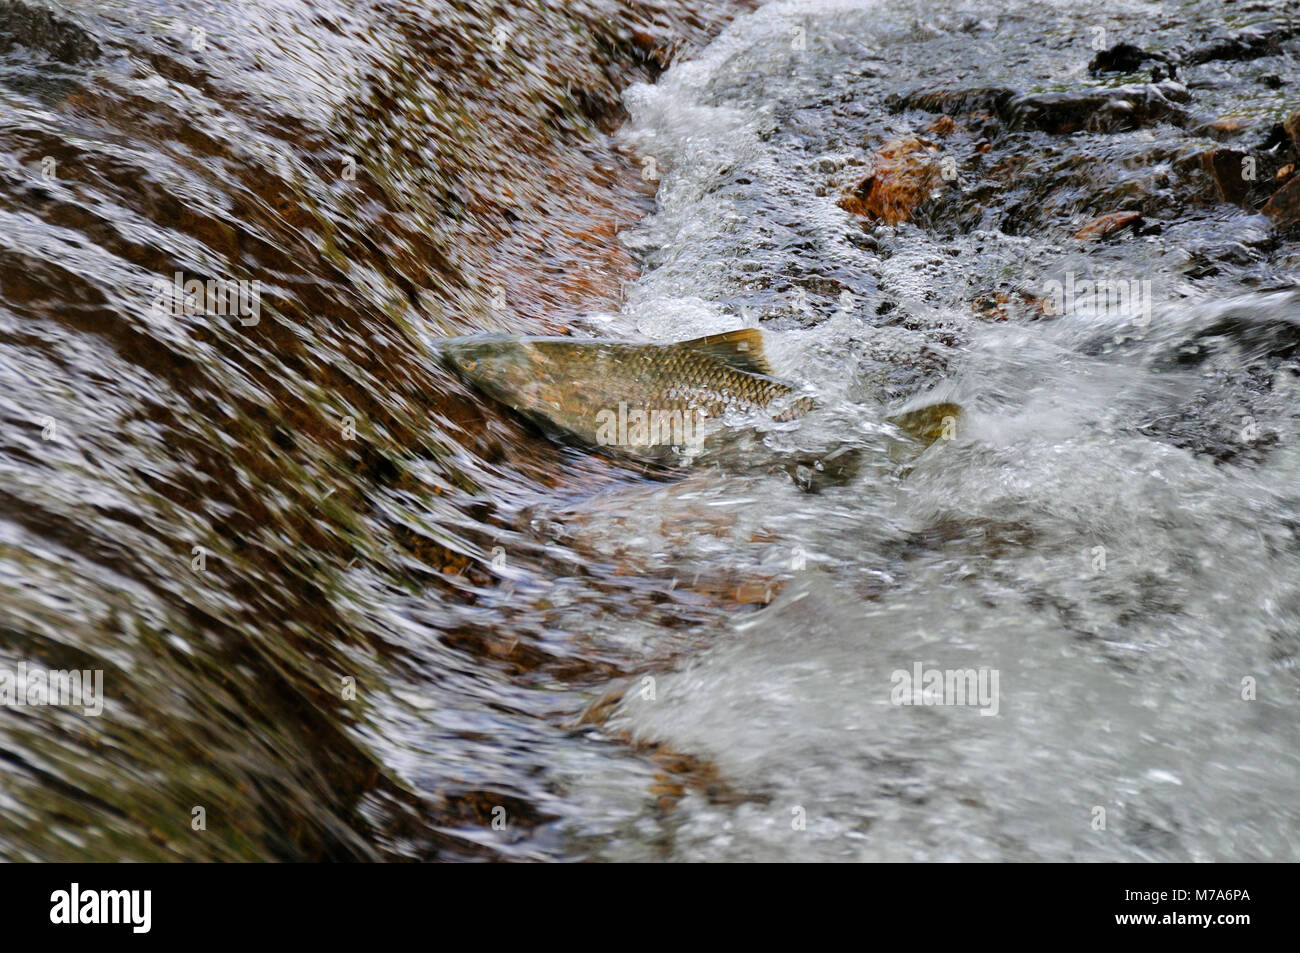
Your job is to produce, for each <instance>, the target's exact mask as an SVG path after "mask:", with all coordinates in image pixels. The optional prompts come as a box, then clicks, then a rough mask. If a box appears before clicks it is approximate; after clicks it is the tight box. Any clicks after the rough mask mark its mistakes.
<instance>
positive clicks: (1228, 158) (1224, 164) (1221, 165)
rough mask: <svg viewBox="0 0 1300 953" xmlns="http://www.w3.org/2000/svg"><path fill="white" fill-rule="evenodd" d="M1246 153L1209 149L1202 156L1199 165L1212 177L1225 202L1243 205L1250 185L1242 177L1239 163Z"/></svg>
mask: <svg viewBox="0 0 1300 953" xmlns="http://www.w3.org/2000/svg"><path fill="white" fill-rule="evenodd" d="M1245 158H1246V153H1244V152H1240V151H1238V150H1236V149H1211V150H1210V151H1209V152H1206V153H1204V154H1202V156H1201V165H1202V167H1203V168H1204V169H1205V171H1206V172H1208V173H1210V175H1212V176H1214V184H1215V185H1216V186H1217V187H1218V189H1219V195H1220V196H1222V198H1223V200H1224V201H1225V202H1232V203H1233V204H1234V205H1244V204H1245V203H1246V198H1247V196H1248V195H1249V193H1250V183H1248V182H1247V181H1246V180H1245V179H1244V178H1243V177H1242V174H1241V172H1242V165H1241V161H1242V160H1243V159H1245Z"/></svg>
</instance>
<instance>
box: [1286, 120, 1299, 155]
mask: <svg viewBox="0 0 1300 953" xmlns="http://www.w3.org/2000/svg"><path fill="white" fill-rule="evenodd" d="M1282 130H1283V131H1284V132H1285V133H1286V134H1287V138H1288V139H1290V140H1291V148H1292V150H1293V151H1294V152H1295V153H1296V155H1298V156H1300V112H1296V113H1292V114H1291V115H1290V116H1288V117H1287V118H1286V119H1284V120H1283V121H1282Z"/></svg>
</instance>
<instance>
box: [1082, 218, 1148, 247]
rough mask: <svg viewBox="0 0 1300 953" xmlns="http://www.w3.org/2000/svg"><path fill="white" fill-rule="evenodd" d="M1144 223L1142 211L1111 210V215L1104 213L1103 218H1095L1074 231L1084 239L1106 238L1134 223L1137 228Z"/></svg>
mask: <svg viewBox="0 0 1300 953" xmlns="http://www.w3.org/2000/svg"><path fill="white" fill-rule="evenodd" d="M1141 224H1142V213H1141V212H1111V213H1110V214H1109V215H1103V216H1101V218H1095V219H1093V220H1092V221H1091V222H1089V223H1088V224H1087V225H1085V226H1083V228H1081V229H1079V230H1078V231H1077V232H1075V233H1074V237H1075V238H1081V239H1083V240H1084V241H1093V240H1095V239H1098V238H1104V237H1106V236H1107V235H1113V234H1114V233H1115V232H1118V231H1119V230H1120V229H1122V228H1126V227H1127V226H1129V225H1132V226H1133V228H1135V229H1136V228H1137V227H1138V226H1139V225H1141Z"/></svg>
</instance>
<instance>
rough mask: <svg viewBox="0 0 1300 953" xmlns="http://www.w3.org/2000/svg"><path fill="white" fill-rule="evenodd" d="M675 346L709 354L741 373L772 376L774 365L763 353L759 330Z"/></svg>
mask: <svg viewBox="0 0 1300 953" xmlns="http://www.w3.org/2000/svg"><path fill="white" fill-rule="evenodd" d="M673 346H674V347H680V348H689V349H690V350H692V351H696V352H698V353H701V354H708V355H710V356H711V357H714V358H716V359H717V360H719V361H722V362H723V363H724V364H729V365H730V366H732V367H734V368H736V369H737V370H740V371H748V372H749V373H751V374H766V375H767V376H769V377H771V376H772V365H770V364H768V363H767V355H766V354H764V353H763V332H761V331H759V330H758V328H740V329H739V330H736V331H727V332H725V333H724V334H710V335H709V336H708V337H702V338H695V339H694V340H692V341H681V342H679V343H677V344H675V345H673Z"/></svg>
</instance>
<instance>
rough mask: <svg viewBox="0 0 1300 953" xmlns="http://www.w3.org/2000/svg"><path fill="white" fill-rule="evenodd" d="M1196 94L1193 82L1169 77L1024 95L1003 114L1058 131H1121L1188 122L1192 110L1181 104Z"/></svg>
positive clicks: (1016, 122)
mask: <svg viewBox="0 0 1300 953" xmlns="http://www.w3.org/2000/svg"><path fill="white" fill-rule="evenodd" d="M1190 98H1191V96H1190V94H1189V93H1188V92H1187V87H1185V86H1183V85H1182V84H1181V83H1175V82H1172V81H1166V82H1163V83H1145V84H1133V85H1129V86H1117V87H1115V88H1114V89H1087V90H1078V91H1069V92H1062V93H1036V94H1032V95H1028V96H1020V97H1018V98H1016V99H1013V100H1011V101H1010V102H1009V103H1007V104H1006V106H1005V107H1004V111H1003V115H1004V118H1005V119H1006V120H1007V122H1008V123H1009V124H1010V125H1011V126H1013V127H1014V128H1019V129H1037V130H1040V131H1042V132H1050V133H1055V134H1058V135H1059V134H1062V133H1069V132H1078V131H1080V130H1086V131H1088V132H1120V131H1128V130H1132V129H1139V128H1141V127H1143V126H1149V125H1152V124H1154V123H1158V122H1169V123H1172V124H1174V125H1177V126H1182V125H1185V124H1186V123H1187V120H1188V115H1187V112H1186V111H1185V110H1184V109H1182V108H1181V107H1180V106H1179V105H1177V104H1178V103H1185V102H1187V101H1188V100H1189V99H1190Z"/></svg>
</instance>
